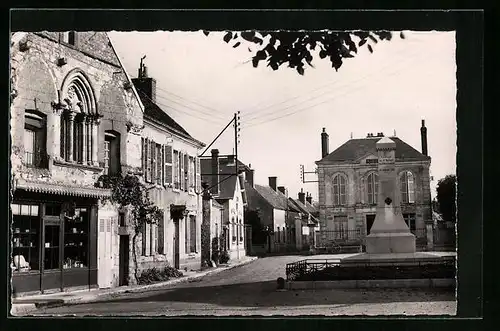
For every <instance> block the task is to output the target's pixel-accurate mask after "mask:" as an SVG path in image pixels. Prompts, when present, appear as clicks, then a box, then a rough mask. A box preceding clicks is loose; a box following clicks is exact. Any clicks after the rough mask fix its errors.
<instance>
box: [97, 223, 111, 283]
mask: <svg viewBox="0 0 500 331" xmlns="http://www.w3.org/2000/svg"><path fill="white" fill-rule="evenodd" d="M111 230H112V218H110V217H102V216H101V218H100V219H99V235H98V239H97V246H98V256H97V263H98V264H97V268H98V269H97V275H98V284H99V287H100V288H108V287H111V286H112V282H113V254H112V251H113V249H112V247H113V242H112V239H113V238H112V231H111Z"/></svg>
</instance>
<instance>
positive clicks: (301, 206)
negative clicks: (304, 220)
mask: <svg viewBox="0 0 500 331" xmlns="http://www.w3.org/2000/svg"><path fill="white" fill-rule="evenodd" d="M289 199H290V200H291V202H292V203H293V204H295V205H296V206H297V209H298V210H299V211H300V212H301V213H303V214H308V215H309V216H310V219H311V220H312V221H313V222H314V223H318V222H319V221H318V219H317V218H316V217H315V216H314V214H315V208H314V207H313V206H312V205H311V204H309V203H308V202H307V201H306V203H302V202H301V201H300V200H298V199H292V198H289Z"/></svg>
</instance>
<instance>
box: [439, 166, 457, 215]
mask: <svg viewBox="0 0 500 331" xmlns="http://www.w3.org/2000/svg"><path fill="white" fill-rule="evenodd" d="M456 183H457V177H456V176H455V175H447V176H446V177H444V178H442V179H440V180H439V181H438V184H437V189H436V191H437V201H438V205H439V213H440V214H441V216H442V217H443V220H445V221H447V222H455V221H456V211H457V206H456V191H457V189H456V187H457V185H456Z"/></svg>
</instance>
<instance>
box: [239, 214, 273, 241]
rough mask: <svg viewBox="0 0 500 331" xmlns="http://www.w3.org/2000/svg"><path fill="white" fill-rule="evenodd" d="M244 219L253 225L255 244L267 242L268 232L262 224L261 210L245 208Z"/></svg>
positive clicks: (246, 222)
mask: <svg viewBox="0 0 500 331" xmlns="http://www.w3.org/2000/svg"><path fill="white" fill-rule="evenodd" d="M244 219H245V224H249V225H251V226H252V242H253V243H255V244H265V243H266V242H267V236H268V233H267V232H266V231H265V229H264V226H263V225H262V222H261V220H260V213H259V211H258V210H250V209H248V210H245V212H244Z"/></svg>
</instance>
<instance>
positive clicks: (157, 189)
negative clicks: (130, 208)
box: [132, 60, 205, 270]
mask: <svg viewBox="0 0 500 331" xmlns="http://www.w3.org/2000/svg"><path fill="white" fill-rule="evenodd" d="M132 81H133V84H134V86H135V88H136V89H137V91H138V94H139V97H140V100H141V101H142V104H143V105H144V129H143V130H142V137H141V145H142V148H141V151H142V153H140V155H141V159H142V173H143V177H144V181H145V182H146V184H147V185H148V186H149V187H150V190H149V197H150V199H151V200H152V202H153V203H154V204H155V205H157V206H158V207H159V208H161V209H162V210H163V211H164V215H163V216H164V218H163V220H161V221H160V222H159V223H158V224H145V226H144V228H143V230H142V236H141V238H142V240H141V243H140V247H139V250H140V256H139V257H138V258H137V260H138V261H137V263H138V269H139V270H145V269H149V268H152V267H155V266H164V265H165V264H166V263H168V264H169V265H171V266H173V267H175V268H177V269H186V270H187V269H193V270H196V269H199V268H200V259H201V224H202V201H201V194H200V193H201V176H200V161H199V158H198V154H199V152H200V149H201V148H203V147H204V146H205V144H204V143H202V142H200V141H198V140H197V139H195V138H193V137H192V136H191V135H190V134H189V133H188V132H187V131H186V130H185V129H184V128H183V127H182V126H181V125H180V124H179V123H177V122H176V121H175V120H174V119H173V118H172V117H170V116H169V115H168V114H167V113H166V112H165V111H164V110H163V109H162V108H160V106H159V105H158V104H157V101H156V80H155V79H154V78H152V77H149V76H148V73H147V67H146V66H145V65H144V64H143V63H142V60H141V65H140V68H139V70H138V77H137V78H134V79H132Z"/></svg>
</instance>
